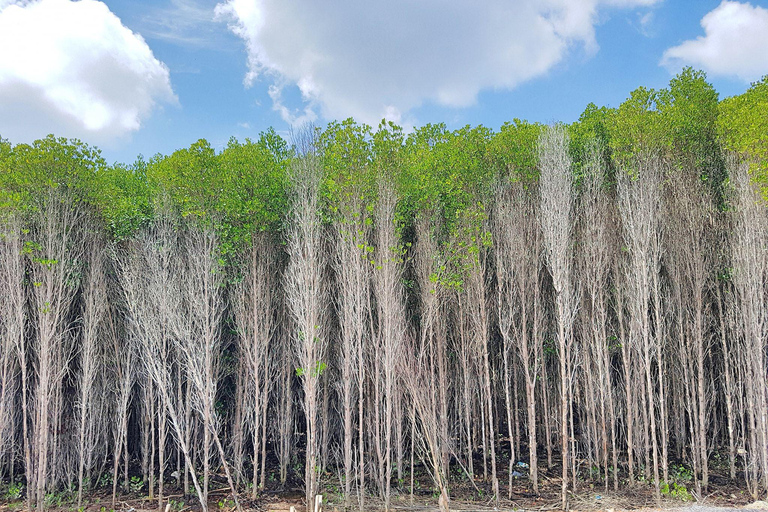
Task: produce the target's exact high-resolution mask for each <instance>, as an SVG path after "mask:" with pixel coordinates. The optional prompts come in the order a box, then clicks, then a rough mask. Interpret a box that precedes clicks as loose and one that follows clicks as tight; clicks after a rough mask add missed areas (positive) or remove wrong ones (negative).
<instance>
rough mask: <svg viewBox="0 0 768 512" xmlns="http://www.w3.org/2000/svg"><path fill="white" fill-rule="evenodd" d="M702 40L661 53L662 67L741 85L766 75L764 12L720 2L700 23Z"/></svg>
mask: <svg viewBox="0 0 768 512" xmlns="http://www.w3.org/2000/svg"><path fill="white" fill-rule="evenodd" d="M701 26H702V27H703V28H704V33H705V35H704V36H700V37H698V38H696V39H694V40H689V41H685V42H684V43H682V44H681V45H679V46H675V47H673V48H669V49H668V50H667V51H665V52H664V56H663V58H662V61H661V63H662V65H664V66H666V67H668V68H670V69H677V68H679V67H680V66H681V65H691V66H694V67H698V68H703V69H704V70H705V71H707V72H709V73H711V74H716V75H728V76H736V77H738V78H740V79H742V80H744V81H747V82H749V81H752V80H757V79H759V78H760V77H761V76H762V75H764V74H766V73H768V9H764V8H762V7H755V6H752V5H751V4H748V3H740V2H731V1H727V0H726V1H724V2H723V3H721V4H720V5H719V6H718V7H716V8H715V9H714V10H712V11H710V12H708V13H707V14H706V15H705V16H704V17H703V18H702V19H701Z"/></svg>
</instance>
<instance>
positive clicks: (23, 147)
mask: <svg viewBox="0 0 768 512" xmlns="http://www.w3.org/2000/svg"><path fill="white" fill-rule="evenodd" d="M105 168H106V163H105V161H104V159H103V158H102V157H101V153H100V152H99V150H97V149H95V148H92V147H90V146H87V145H86V144H83V143H82V142H80V141H79V140H76V139H64V138H55V137H54V136H53V135H49V136H48V137H46V138H44V139H40V140H36V141H35V142H33V143H32V144H31V145H29V144H17V145H16V146H11V145H10V144H8V143H7V142H2V143H0V211H6V212H7V211H12V210H20V211H27V210H30V209H32V210H34V209H36V208H39V206H40V201H43V200H45V198H46V197H48V193H47V192H48V191H50V190H51V189H55V188H64V189H68V190H71V191H73V192H74V195H75V197H76V199H77V200H80V201H91V202H93V201H95V200H96V199H97V198H96V197H95V196H96V194H97V191H98V188H97V186H96V182H97V180H98V178H99V175H100V174H101V173H103V172H104V170H105Z"/></svg>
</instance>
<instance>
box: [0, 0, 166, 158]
mask: <svg viewBox="0 0 768 512" xmlns="http://www.w3.org/2000/svg"><path fill="white" fill-rule="evenodd" d="M0 48H2V51H0V135H2V136H3V137H6V138H10V139H11V140H13V141H14V142H21V141H30V140H32V139H34V138H39V137H42V136H45V135H46V134H48V133H55V134H56V135H63V136H68V137H80V138H84V139H86V140H87V141H89V142H95V143H109V142H111V141H114V140H115V139H117V138H120V137H122V136H125V135H126V134H129V133H131V132H133V131H136V130H138V129H139V127H140V126H141V123H142V120H144V119H146V118H147V117H148V116H149V115H150V113H151V112H152V110H153V109H154V108H155V106H156V105H157V104H158V103H160V102H171V103H173V102H176V101H177V100H176V97H175V96H174V93H173V90H172V89H171V82H170V76H169V73H168V68H167V67H166V66H165V65H164V64H163V63H162V62H160V61H159V60H158V59H156V58H155V56H154V55H153V54H152V50H151V49H150V48H149V46H148V45H147V43H146V42H145V41H144V39H143V38H142V37H141V36H140V35H138V34H136V33H134V32H132V31H131V30H130V29H128V28H126V27H125V26H124V25H123V24H122V22H121V21H120V19H119V18H118V17H117V16H115V15H114V14H113V13H112V12H111V11H110V10H109V8H108V7H107V6H106V5H105V4H104V3H102V2H99V1H95V0H81V1H79V2H73V1H70V0H37V1H8V0H0Z"/></svg>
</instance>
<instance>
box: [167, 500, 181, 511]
mask: <svg viewBox="0 0 768 512" xmlns="http://www.w3.org/2000/svg"><path fill="white" fill-rule="evenodd" d="M168 504H169V505H170V506H171V510H174V511H176V512H179V511H180V510H181V509H183V508H184V502H183V501H176V500H170V501H168Z"/></svg>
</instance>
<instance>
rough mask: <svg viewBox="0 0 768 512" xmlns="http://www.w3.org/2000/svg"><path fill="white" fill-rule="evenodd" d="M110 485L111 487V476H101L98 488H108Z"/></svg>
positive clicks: (107, 474) (105, 474) (106, 474)
mask: <svg viewBox="0 0 768 512" xmlns="http://www.w3.org/2000/svg"><path fill="white" fill-rule="evenodd" d="M110 485H112V475H111V474H109V473H104V474H103V475H101V478H100V479H99V487H109V486H110Z"/></svg>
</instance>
